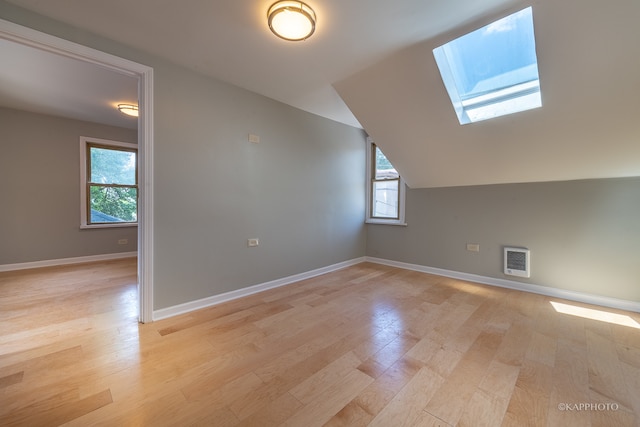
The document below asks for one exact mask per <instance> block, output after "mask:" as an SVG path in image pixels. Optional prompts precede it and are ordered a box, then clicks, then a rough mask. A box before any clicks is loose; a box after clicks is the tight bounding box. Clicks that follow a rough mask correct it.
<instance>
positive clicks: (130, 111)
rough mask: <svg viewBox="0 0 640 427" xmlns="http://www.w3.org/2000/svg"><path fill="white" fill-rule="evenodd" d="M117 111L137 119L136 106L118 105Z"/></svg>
mask: <svg viewBox="0 0 640 427" xmlns="http://www.w3.org/2000/svg"><path fill="white" fill-rule="evenodd" d="M118 110H120V112H121V113H124V114H126V115H127V116H133V117H138V106H137V105H133V104H118Z"/></svg>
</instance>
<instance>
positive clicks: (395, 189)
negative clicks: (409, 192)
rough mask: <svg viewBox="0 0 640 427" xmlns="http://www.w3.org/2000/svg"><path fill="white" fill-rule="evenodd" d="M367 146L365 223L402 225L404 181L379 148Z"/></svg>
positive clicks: (370, 143) (370, 142)
mask: <svg viewBox="0 0 640 427" xmlns="http://www.w3.org/2000/svg"><path fill="white" fill-rule="evenodd" d="M368 144H369V149H368V153H367V175H368V176H367V182H368V183H369V191H367V196H368V197H367V222H370V223H383V224H404V181H403V180H402V177H400V174H399V173H398V171H397V170H396V169H395V168H394V167H393V165H392V164H391V162H389V160H388V159H387V157H386V156H385V155H384V153H383V152H382V150H381V149H380V147H378V146H377V145H376V144H375V143H374V142H373V141H371V140H369V142H368Z"/></svg>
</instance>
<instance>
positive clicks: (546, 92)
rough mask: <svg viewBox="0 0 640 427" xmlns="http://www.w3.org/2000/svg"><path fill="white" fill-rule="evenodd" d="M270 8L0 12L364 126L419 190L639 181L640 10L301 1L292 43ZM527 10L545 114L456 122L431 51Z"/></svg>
mask: <svg viewBox="0 0 640 427" xmlns="http://www.w3.org/2000/svg"><path fill="white" fill-rule="evenodd" d="M272 2H273V1H272V0H255V1H237V0H217V1H210V0H189V1H184V2H182V1H181V2H177V1H164V0H136V1H134V2H132V1H130V0H110V1H108V2H105V1H104V0H6V1H5V0H0V5H2V3H4V4H5V5H8V4H12V5H17V6H19V7H22V8H26V9H29V10H31V11H34V12H36V13H38V14H41V15H44V16H48V17H51V18H53V19H56V20H59V21H62V22H65V23H67V24H69V25H72V26H74V27H77V28H81V29H84V30H86V31H89V32H93V33H96V34H99V35H102V36H104V37H107V38H110V39H113V40H116V41H119V42H121V43H123V44H126V45H129V46H132V47H135V48H138V49H141V50H144V51H147V52H150V53H152V54H154V55H157V56H159V57H162V58H165V59H167V60H170V61H172V62H175V63H179V64H181V65H183V66H185V67H187V68H190V69H193V70H196V71H198V72H200V73H203V74H206V75H209V76H212V77H214V78H217V79H220V80H223V81H226V82H229V83H231V84H234V85H237V86H240V87H243V88H245V89H248V90H251V91H254V92H256V93H259V94H262V95H265V96H268V97H270V98H273V99H276V100H278V101H281V102H284V103H287V104H289V105H292V106H294V107H297V108H300V109H303V110H305V111H309V112H312V113H314V114H318V115H321V116H323V117H327V118H329V119H332V120H336V121H340V122H342V123H346V124H349V125H352V126H361V127H363V128H364V129H365V130H366V131H367V132H368V133H369V134H370V135H371V136H372V137H373V139H374V140H375V141H376V143H377V144H378V145H379V146H381V147H382V149H383V150H384V152H385V154H386V155H387V157H389V158H390V160H391V161H392V162H393V164H394V165H395V166H396V168H397V169H398V170H399V171H400V173H401V174H402V175H403V177H405V179H406V181H407V183H408V184H409V185H410V186H411V187H413V188H419V187H440V186H457V185H479V184H492V183H507V182H529V181H551V180H569V179H582V178H604V177H620V176H638V175H640V160H639V159H640V126H639V123H640V121H639V120H638V119H637V116H638V113H639V112H640V108H639V107H638V105H637V102H636V101H635V97H637V95H638V94H639V93H640V55H639V54H638V53H637V52H638V48H637V44H638V41H639V40H640V29H639V28H640V26H638V25H637V21H638V20H639V19H638V18H640V2H638V1H637V0H616V1H615V2H602V1H597V0H562V1H557V0H535V1H533V2H523V1H520V0H483V1H477V0H397V1H394V2H389V1H388V0H349V1H344V0H324V1H317V0H308V1H307V3H308V4H310V5H311V6H312V7H314V8H315V10H316V13H317V14H318V27H317V31H316V34H314V36H313V37H312V38H311V39H309V40H307V41H305V42H301V43H297V44H295V43H294V44H291V43H287V42H284V41H282V40H280V39H277V38H276V37H274V36H273V35H272V34H270V32H269V30H268V28H267V26H266V19H265V14H266V10H267V8H268V7H269V5H271V3H272ZM529 5H532V6H533V14H534V25H535V30H536V38H537V41H536V44H537V52H538V63H539V70H540V82H541V88H542V100H543V107H542V108H540V109H537V110H532V111H528V112H522V113H518V114H515V115H511V116H507V117H501V118H497V119H494V120H490V121H485V122H479V123H474V124H469V125H464V126H461V125H459V124H458V122H457V119H456V116H455V113H454V111H453V108H452V106H451V104H450V102H449V100H448V97H447V94H446V91H445V89H444V86H443V84H442V81H441V79H440V75H439V73H438V70H437V67H436V64H435V61H434V59H433V54H432V49H433V48H435V47H437V46H439V45H441V44H443V43H445V42H447V41H449V40H450V39H452V38H455V37H457V36H460V35H462V34H464V33H466V32H468V31H472V30H474V29H476V28H479V27H481V26H483V25H485V24H487V23H489V22H491V21H493V20H495V19H498V18H501V17H503V16H505V15H507V14H509V13H511V12H514V11H516V10H519V9H522V8H524V7H526V6H529ZM12 7H13V6H12ZM0 10H1V9H0Z"/></svg>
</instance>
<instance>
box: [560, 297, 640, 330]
mask: <svg viewBox="0 0 640 427" xmlns="http://www.w3.org/2000/svg"><path fill="white" fill-rule="evenodd" d="M551 305H552V306H553V308H554V309H555V310H556V311H557V312H558V313H563V314H569V315H571V316H578V317H583V318H585V319H592V320H598V321H601V322H607V323H613V324H616V325H621V326H628V327H630V328H636V329H640V324H638V322H636V321H635V320H633V319H632V318H631V317H629V316H627V315H624V314H616V313H610V312H608V311H603V310H595V309H592V308H585V307H578V306H576V305H570V304H563V303H561V302H553V301H551Z"/></svg>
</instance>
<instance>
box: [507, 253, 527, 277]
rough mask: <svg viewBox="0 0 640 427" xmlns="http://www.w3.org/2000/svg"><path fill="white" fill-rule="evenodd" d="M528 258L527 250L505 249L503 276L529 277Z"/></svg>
mask: <svg viewBox="0 0 640 427" xmlns="http://www.w3.org/2000/svg"><path fill="white" fill-rule="evenodd" d="M529 258H530V257H529V249H525V248H510V247H505V248H504V274H508V275H510V276H519V277H529V276H530V275H531V272H530V267H531V265H530V261H529Z"/></svg>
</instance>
